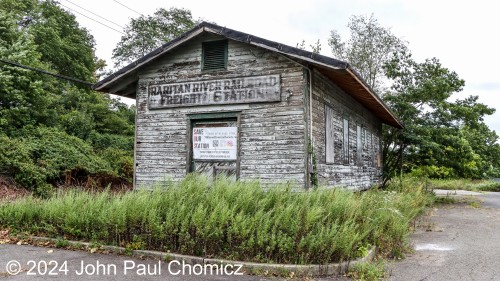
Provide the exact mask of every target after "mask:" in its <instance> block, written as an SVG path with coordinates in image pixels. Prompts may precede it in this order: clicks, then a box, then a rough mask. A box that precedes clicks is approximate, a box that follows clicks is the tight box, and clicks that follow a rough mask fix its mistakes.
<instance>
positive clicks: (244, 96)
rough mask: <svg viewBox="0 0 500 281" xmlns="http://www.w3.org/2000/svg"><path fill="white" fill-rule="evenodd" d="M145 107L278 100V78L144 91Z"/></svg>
mask: <svg viewBox="0 0 500 281" xmlns="http://www.w3.org/2000/svg"><path fill="white" fill-rule="evenodd" d="M148 94H149V107H150V108H165V107H181V106H196V105H210V104H235V103H248V102H269V101H279V100H280V77H279V75H269V76H252V77H241V78H232V79H218V80H209V81H193V82H184V83H174V84H158V85H150V86H149V87H148Z"/></svg>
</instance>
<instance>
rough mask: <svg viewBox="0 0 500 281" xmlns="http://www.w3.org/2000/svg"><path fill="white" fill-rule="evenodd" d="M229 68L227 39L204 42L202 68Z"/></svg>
mask: <svg viewBox="0 0 500 281" xmlns="http://www.w3.org/2000/svg"><path fill="white" fill-rule="evenodd" d="M226 68H227V40H219V41H209V42H203V43H202V60H201V70H224V69H226Z"/></svg>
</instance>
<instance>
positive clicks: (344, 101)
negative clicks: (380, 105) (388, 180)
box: [312, 70, 382, 188]
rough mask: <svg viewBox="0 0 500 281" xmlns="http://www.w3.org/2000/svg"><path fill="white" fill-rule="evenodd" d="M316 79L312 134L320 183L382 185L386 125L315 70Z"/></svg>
mask: <svg viewBox="0 0 500 281" xmlns="http://www.w3.org/2000/svg"><path fill="white" fill-rule="evenodd" d="M312 76H313V77H312V85H313V88H312V120H313V126H312V135H313V144H314V153H315V155H316V159H317V176H318V182H319V184H320V185H328V186H345V187H349V188H368V187H370V186H371V185H373V184H376V183H379V181H380V176H381V173H382V166H381V146H380V144H381V143H380V136H381V130H382V129H381V128H382V123H381V122H380V120H379V119H378V118H377V117H375V116H374V115H373V114H372V113H371V112H370V111H368V110H367V109H366V108H365V107H363V106H362V105H361V104H360V103H359V102H357V101H356V100H354V99H353V98H352V97H351V96H349V95H348V94H346V93H345V92H344V91H343V90H342V89H340V88H339V87H337V86H336V85H334V84H333V83H332V82H331V81H329V80H328V79H327V78H326V77H325V76H324V75H322V74H321V73H319V72H318V71H316V70H313V71H312ZM328 110H329V111H330V112H329V113H327V112H326V111H328ZM327 117H331V119H330V120H327ZM345 120H347V122H346V121H345ZM327 122H331V123H330V125H328V126H327ZM345 123H347V127H348V132H345V128H347V127H346V126H345ZM330 128H331V129H330ZM330 130H331V131H330ZM346 137H347V138H346ZM327 146H329V148H327ZM327 150H330V151H328V154H329V156H328V157H327ZM327 158H329V159H327Z"/></svg>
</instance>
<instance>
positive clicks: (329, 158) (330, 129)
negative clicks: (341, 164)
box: [325, 105, 335, 163]
mask: <svg viewBox="0 0 500 281" xmlns="http://www.w3.org/2000/svg"><path fill="white" fill-rule="evenodd" d="M325 150H326V151H325V154H326V163H333V162H334V161H335V124H334V112H333V108H331V107H329V106H328V105H325Z"/></svg>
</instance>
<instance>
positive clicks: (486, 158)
mask: <svg viewBox="0 0 500 281" xmlns="http://www.w3.org/2000/svg"><path fill="white" fill-rule="evenodd" d="M385 70H386V74H387V77H389V78H390V79H391V81H392V82H393V85H392V87H391V90H390V91H389V92H388V93H386V94H385V95H384V100H385V101H386V102H387V103H388V104H389V106H390V107H391V108H392V109H393V111H394V112H395V113H396V115H397V116H399V118H400V119H401V120H402V121H403V123H404V124H405V130H404V131H403V132H402V133H401V132H399V131H397V130H395V129H393V128H389V127H387V128H386V129H385V130H384V147H383V152H384V157H385V158H386V162H385V165H386V172H387V173H388V174H386V177H385V178H386V179H389V178H390V177H391V176H394V173H395V171H397V170H398V169H397V166H398V165H399V163H400V161H401V159H400V157H401V156H402V155H404V157H405V163H404V167H403V168H404V170H405V171H406V172H413V173H414V174H417V175H423V176H430V177H438V178H449V177H465V178H483V177H486V176H489V175H491V174H492V173H493V172H494V169H495V167H498V161H499V159H500V153H499V152H500V150H499V149H500V148H499V145H498V144H496V141H497V140H498V136H497V135H496V134H495V132H493V131H491V130H490V129H489V128H488V127H487V126H486V124H485V123H484V121H483V120H484V116H486V115H491V114H493V113H494V111H495V110H494V109H493V108H489V107H487V106H486V105H484V104H481V103H478V101H477V99H478V98H477V96H470V97H467V98H465V99H462V100H460V99H458V100H455V101H450V100H451V99H450V97H452V95H453V94H454V93H456V92H459V91H461V90H462V88H463V86H464V85H465V81H463V80H462V79H460V78H459V77H458V75H457V74H456V73H455V72H453V71H450V70H449V69H447V68H445V67H443V66H442V65H441V63H440V62H439V60H437V59H435V58H433V59H428V60H426V61H425V62H423V63H417V62H415V61H413V60H412V59H411V57H410V56H406V58H405V60H397V59H394V60H393V61H391V62H390V63H388V64H386V65H385ZM391 173H392V174H391Z"/></svg>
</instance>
